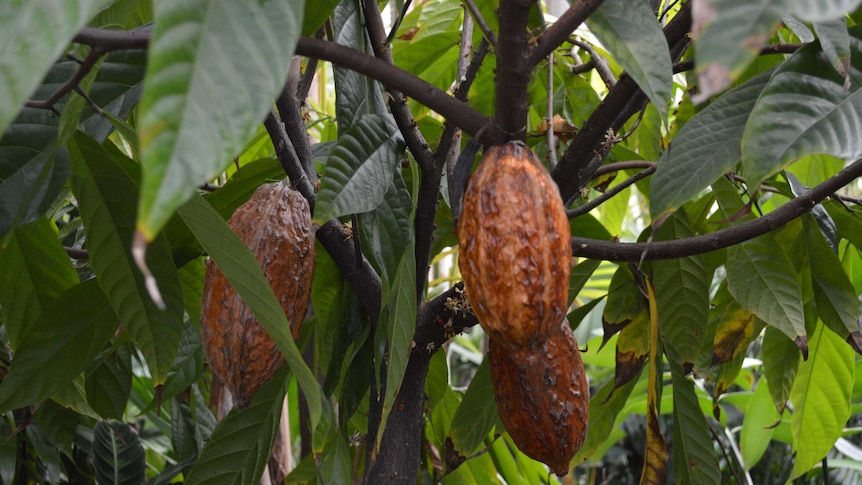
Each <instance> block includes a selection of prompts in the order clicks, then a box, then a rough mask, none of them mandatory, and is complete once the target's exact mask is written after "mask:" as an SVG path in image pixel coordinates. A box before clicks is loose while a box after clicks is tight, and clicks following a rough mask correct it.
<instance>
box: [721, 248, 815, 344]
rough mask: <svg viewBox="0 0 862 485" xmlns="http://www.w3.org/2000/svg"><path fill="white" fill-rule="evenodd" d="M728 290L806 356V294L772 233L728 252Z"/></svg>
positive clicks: (744, 306)
mask: <svg viewBox="0 0 862 485" xmlns="http://www.w3.org/2000/svg"><path fill="white" fill-rule="evenodd" d="M725 268H726V269H727V289H728V290H729V291H730V294H731V295H733V298H734V299H736V301H738V302H739V304H740V305H742V307H743V308H745V309H746V310H748V311H750V312H752V313H754V314H755V315H757V316H758V318H760V319H761V320H763V321H764V322H766V323H768V324H769V325H771V326H773V327H775V328H777V329H779V330H781V331H782V332H783V333H784V334H785V335H787V336H788V337H790V339H791V340H793V341H794V342H796V344H797V345H799V346H800V348H802V349H803V353H805V350H804V347H805V338H806V337H805V315H804V313H803V310H802V290H801V288H800V283H799V277H798V275H797V274H796V271H795V270H794V269H793V263H791V262H790V259H789V258H788V257H787V254H786V253H785V252H784V250H783V249H782V248H781V246H780V245H779V244H778V243H777V242H776V240H775V237H774V235H773V234H772V233H767V234H764V235H763V236H760V237H757V238H755V239H750V240H748V241H745V242H743V243H742V244H738V245H736V246H730V247H728V248H727V263H726V264H725Z"/></svg>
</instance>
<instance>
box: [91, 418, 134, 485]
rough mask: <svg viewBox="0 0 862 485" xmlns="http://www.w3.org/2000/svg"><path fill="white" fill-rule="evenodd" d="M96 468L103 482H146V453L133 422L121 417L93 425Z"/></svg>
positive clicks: (129, 483) (98, 478)
mask: <svg viewBox="0 0 862 485" xmlns="http://www.w3.org/2000/svg"><path fill="white" fill-rule="evenodd" d="M93 468H94V469H95V472H96V482H97V483H99V484H100V485H102V484H104V485H108V484H116V485H120V484H128V485H133V484H140V483H144V482H146V479H147V475H146V471H147V463H146V454H145V453H144V447H143V445H141V440H140V439H139V438H138V435H137V434H135V432H134V431H133V430H132V427H131V426H129V425H128V424H126V423H123V422H120V421H99V422H98V423H96V427H95V428H93Z"/></svg>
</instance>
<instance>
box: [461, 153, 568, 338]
mask: <svg viewBox="0 0 862 485" xmlns="http://www.w3.org/2000/svg"><path fill="white" fill-rule="evenodd" d="M458 247H459V249H460V254H459V266H460V268H461V275H462V277H463V278H464V286H465V288H466V289H467V296H468V298H469V299H470V304H471V305H472V307H473V311H474V312H475V313H476V316H477V317H478V318H479V323H481V324H482V328H484V329H485V332H486V333H487V334H488V335H490V336H491V338H493V339H496V340H497V342H498V343H500V344H504V345H507V346H509V347H510V348H512V349H524V348H537V347H538V346H541V345H542V343H544V341H545V339H547V337H548V335H549V334H550V333H551V332H553V331H554V330H555V329H556V328H557V327H559V325H560V322H562V321H563V319H564V318H565V316H566V307H567V306H568V305H567V299H568V288H569V272H570V270H571V263H572V248H571V236H570V232H569V221H568V219H567V217H566V211H565V209H564V208H563V202H562V200H561V199H560V191H559V189H558V188H557V185H556V184H555V183H554V181H553V180H551V177H550V176H549V175H548V172H547V171H545V168H544V167H543V166H542V164H541V162H539V159H538V158H537V157H536V155H535V154H534V153H533V152H532V150H530V149H529V148H527V147H526V146H525V145H524V144H523V143H520V142H510V143H507V144H505V145H499V146H495V147H493V148H491V149H490V150H488V152H487V153H485V156H484V157H483V159H482V162H481V164H480V165H479V168H477V169H476V171H475V172H474V173H473V175H472V176H471V177H470V180H469V182H468V183H467V189H466V191H465V193H464V204H463V211H462V213H461V221H460V222H459V225H458Z"/></svg>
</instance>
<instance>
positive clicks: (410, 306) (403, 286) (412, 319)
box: [375, 241, 416, 453]
mask: <svg viewBox="0 0 862 485" xmlns="http://www.w3.org/2000/svg"><path fill="white" fill-rule="evenodd" d="M393 283H394V284H393V285H392V293H391V294H390V295H389V302H388V304H387V305H386V308H384V309H383V310H382V312H381V313H383V315H381V318H384V317H385V318H386V358H385V363H386V394H385V395H384V396H383V412H382V414H383V415H382V418H381V420H380V428H379V430H378V433H377V443H376V444H375V453H376V450H377V446H379V444H380V440H381V439H382V438H383V431H384V428H385V427H386V422H387V420H388V418H389V413H391V412H392V406H393V405H394V404H395V397H396V396H397V395H398V391H399V390H400V389H401V381H402V379H404V372H405V371H406V370H407V362H408V360H409V358H410V352H411V350H412V347H413V345H415V344H414V342H413V332H414V331H415V329H416V253H415V251H414V249H413V244H412V241H411V244H410V245H409V246H408V247H407V251H405V252H404V257H403V258H402V260H401V264H399V265H398V272H397V274H396V275H395V280H394V282H393Z"/></svg>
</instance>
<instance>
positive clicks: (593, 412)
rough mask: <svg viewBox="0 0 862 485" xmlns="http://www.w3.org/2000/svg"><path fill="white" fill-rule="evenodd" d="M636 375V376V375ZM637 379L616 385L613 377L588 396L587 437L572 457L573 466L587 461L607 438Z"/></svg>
mask: <svg viewBox="0 0 862 485" xmlns="http://www.w3.org/2000/svg"><path fill="white" fill-rule="evenodd" d="M636 377H637V376H636ZM637 382H638V379H636V378H635V379H631V380H629V381H628V382H626V383H625V384H623V385H622V386H620V387H616V382H615V381H614V379H609V380H608V381H607V382H605V383H604V385H602V387H601V388H599V390H598V391H597V392H596V393H595V394H593V397H591V398H590V413H589V414H590V419H589V422H588V423H587V439H586V440H584V444H583V445H581V448H580V449H579V450H578V452H577V453H575V457H574V458H573V459H572V461H573V463H574V464H575V466H577V465H579V464H581V463H583V462H585V461H587V460H588V459H590V457H591V456H592V455H593V453H595V452H596V450H597V449H598V448H599V447H600V446H601V445H602V444H603V443H604V442H605V441H606V440H607V439H608V437H609V436H610V434H611V432H612V431H613V429H614V423H616V421H617V418H618V416H619V414H620V411H622V409H623V407H624V406H625V404H626V401H627V400H628V398H629V396H630V395H631V393H632V390H633V389H634V387H635V384H637Z"/></svg>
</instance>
